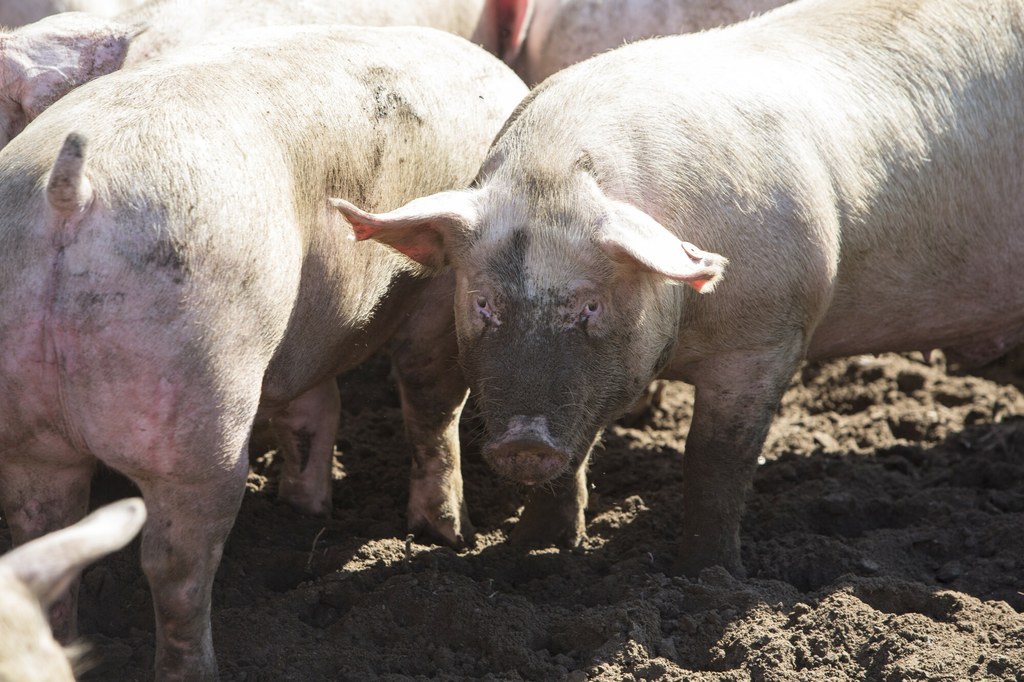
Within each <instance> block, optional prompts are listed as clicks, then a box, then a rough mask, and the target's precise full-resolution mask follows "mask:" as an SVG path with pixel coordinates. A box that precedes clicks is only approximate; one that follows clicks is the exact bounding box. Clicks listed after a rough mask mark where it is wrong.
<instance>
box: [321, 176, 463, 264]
mask: <svg viewBox="0 0 1024 682" xmlns="http://www.w3.org/2000/svg"><path fill="white" fill-rule="evenodd" d="M329 201H330V203H331V206H333V207H334V208H336V209H338V210H339V211H340V212H341V214H342V215H343V216H345V219H346V220H347V221H348V222H349V224H351V225H352V231H353V232H354V233H355V238H356V239H357V240H359V241H362V240H364V239H375V240H377V241H379V242H382V243H384V244H387V245H388V246H390V247H391V248H393V249H395V250H396V251H398V252H400V253H402V254H404V255H405V256H406V257H408V258H410V259H412V260H414V261H416V262H417V263H419V264H420V265H423V266H425V267H427V268H428V269H429V270H431V271H437V270H440V269H441V268H443V267H444V266H445V264H446V263H447V262H448V255H449V250H450V248H451V244H452V242H453V239H454V238H455V237H456V236H457V235H464V234H468V233H469V232H471V231H472V230H473V229H475V225H476V222H477V209H476V203H475V201H474V200H473V195H472V192H470V191H451V192H440V193H439V194H432V195H430V196H426V197H421V198H419V199H414V200H413V201H410V202H409V203H408V204H406V205H405V206H402V207H401V208H396V209H395V210H393V211H389V212H387V213H367V212H366V211H363V210H361V209H359V208H357V207H356V206H355V205H354V204H351V203H349V202H348V201H345V200H344V199H330V200H329Z"/></svg>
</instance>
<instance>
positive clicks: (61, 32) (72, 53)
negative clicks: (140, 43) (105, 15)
mask: <svg viewBox="0 0 1024 682" xmlns="http://www.w3.org/2000/svg"><path fill="white" fill-rule="evenodd" d="M129 32H130V29H129V27H128V26H126V25H123V24H119V23H115V22H111V21H108V20H106V19H100V18H98V17H93V16H90V15H88V14H83V13H81V12H69V13H67V14H59V15H57V16H54V17H49V18H47V19H43V20H41V21H37V22H36V23H34V24H30V25H28V26H22V27H21V28H18V29H14V30H9V31H8V30H5V29H2V28H0V147H3V146H4V145H5V144H7V143H8V142H9V141H10V140H11V138H12V137H14V136H15V135H17V134H18V133H20V132H21V131H22V129H23V128H24V127H25V126H26V125H28V123H29V121H31V120H32V119H34V118H35V117H36V116H38V115H39V114H40V112H42V110H43V109H45V108H46V107H48V106H50V105H51V104H53V103H54V102H56V101H57V100H58V99H60V98H61V97H63V96H64V95H66V94H67V93H68V92H70V91H71V90H73V89H74V88H76V87H78V86H79V85H81V84H82V83H85V82H86V81H90V80H92V79H93V78H96V77H98V76H102V75H104V74H107V73H110V72H111V71H114V70H116V69H118V68H120V67H121V63H122V62H123V61H124V58H125V54H126V52H127V51H128V40H129Z"/></svg>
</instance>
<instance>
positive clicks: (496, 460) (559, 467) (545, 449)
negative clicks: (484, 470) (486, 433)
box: [483, 417, 572, 485]
mask: <svg viewBox="0 0 1024 682" xmlns="http://www.w3.org/2000/svg"><path fill="white" fill-rule="evenodd" d="M483 454H484V459H485V460H486V461H487V463H488V464H489V465H490V466H491V468H492V469H494V470H495V471H496V472H497V473H498V474H500V475H501V476H504V477H505V478H508V479H511V480H513V481H517V482H519V483H525V484H526V485H538V484H541V483H546V482H548V481H550V480H551V479H553V478H556V477H557V476H558V475H559V474H561V473H562V472H564V471H565V470H566V469H567V468H568V467H569V463H570V462H571V461H572V455H570V454H569V453H568V452H566V451H565V450H564V449H562V448H560V447H558V446H557V445H556V443H555V441H554V439H553V438H552V437H551V435H550V434H549V433H548V430H547V424H546V421H545V420H544V417H533V418H526V417H514V418H512V419H511V420H510V421H509V425H508V428H507V430H506V431H505V433H503V434H502V435H500V436H498V437H497V438H494V439H492V440H491V441H490V442H489V443H487V444H486V445H484V448H483Z"/></svg>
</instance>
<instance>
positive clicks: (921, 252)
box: [335, 0, 1024, 574]
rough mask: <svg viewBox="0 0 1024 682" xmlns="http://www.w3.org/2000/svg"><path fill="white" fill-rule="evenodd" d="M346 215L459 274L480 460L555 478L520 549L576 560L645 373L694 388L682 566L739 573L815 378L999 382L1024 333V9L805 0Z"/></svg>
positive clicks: (988, 1)
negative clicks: (744, 529)
mask: <svg viewBox="0 0 1024 682" xmlns="http://www.w3.org/2000/svg"><path fill="white" fill-rule="evenodd" d="M335 204H336V205H337V207H338V208H339V210H341V212H342V213H343V214H344V215H345V216H346V217H347V218H348V220H349V221H351V223H352V225H353V226H354V228H355V233H356V235H357V236H358V237H359V238H361V239H366V238H372V239H375V240H378V241H380V242H383V243H386V244H389V245H391V246H393V247H394V248H396V249H397V250H399V251H401V252H402V253H404V254H405V255H407V256H408V257H409V258H411V259H413V260H415V261H417V262H419V263H422V264H424V265H426V266H429V267H431V268H441V267H442V266H443V264H445V263H450V264H451V266H452V268H453V269H454V272H455V273H456V279H457V289H456V297H455V313H456V322H457V325H458V335H459V346H460V355H461V361H462V366H463V369H464V372H465V373H466V376H467V378H468V379H469V381H470V385H471V387H472V389H473V391H474V393H475V394H476V396H477V400H478V402H479V404H480V407H481V412H482V415H483V419H484V422H485V435H484V437H483V439H482V443H483V445H482V447H483V451H484V455H485V457H486V458H487V459H488V460H489V461H490V463H491V465H492V466H493V467H494V468H495V469H497V470H498V471H499V472H501V473H502V474H504V475H505V476H507V477H509V478H511V479H515V480H517V481H521V482H524V483H528V484H541V483H546V482H551V484H550V485H549V486H538V487H537V491H536V493H535V495H534V499H533V500H531V501H529V502H528V505H527V508H526V510H525V512H524V515H523V518H522V520H521V521H520V524H519V527H518V528H517V529H516V530H517V533H518V534H519V535H518V537H519V538H521V539H522V540H523V541H530V542H552V541H557V542H564V543H567V544H574V543H576V542H578V541H579V539H580V537H581V536H582V533H583V529H584V525H583V506H582V505H583V503H584V501H585V500H586V488H585V487H584V486H583V482H584V476H585V472H584V467H585V464H586V461H587V458H588V456H589V453H590V448H591V444H592V443H593V442H594V441H595V440H596V439H597V438H598V437H599V434H600V432H601V429H602V427H603V426H604V425H605V424H607V423H608V422H609V421H610V420H612V419H614V418H615V417H616V415H618V414H620V413H622V412H623V411H624V410H625V409H627V408H628V407H629V406H630V404H631V401H633V400H634V399H635V398H636V397H637V395H638V393H639V392H640V391H641V390H642V388H643V387H644V386H646V385H647V383H648V382H649V381H650V380H651V379H652V378H654V377H655V376H663V377H668V378H675V379H683V380H686V381H688V382H691V383H693V384H694V385H695V386H696V402H695V405H694V411H693V420H692V424H691V426H690V431H689V436H688V439H687V443H686V452H685V457H684V458H683V463H682V467H683V476H684V484H683V485H684V489H683V490H684V501H683V509H682V525H681V528H680V531H679V569H680V570H682V571H684V572H686V573H689V574H693V573H696V572H698V571H700V570H701V569H702V568H704V567H706V566H710V565H714V564H720V565H723V566H725V567H727V568H728V569H729V570H731V571H734V572H740V571H741V570H742V567H741V562H740V541H739V528H740V518H741V516H742V514H743V508H744V496H745V494H746V491H747V489H748V488H749V486H750V482H751V478H752V477H753V474H754V469H755V467H756V463H757V459H758V455H759V453H760V451H761V447H762V445H763V443H764V439H765V435H766V433H767V431H768V427H769V424H770V422H771V420H772V417H773V415H774V414H775V412H776V410H777V408H778V405H779V401H780V397H781V395H782V393H783V392H784V391H785V389H786V387H787V385H788V383H789V382H790V379H791V378H792V376H793V373H794V371H795V370H796V369H797V368H798V367H799V365H800V363H801V362H802V361H803V360H804V359H805V358H808V359H812V360H817V359H822V358H829V357H835V356H842V355H850V354H857V353H873V352H880V351H907V350H921V349H929V348H933V347H941V348H944V349H947V350H948V351H949V352H952V353H955V354H956V355H957V356H959V357H962V358H966V359H970V360H975V361H977V362H981V361H984V360H986V359H991V358H994V357H996V356H998V355H999V354H1001V353H1002V352H1005V351H1006V350H1007V349H1008V348H1009V347H1011V346H1013V345H1015V344H1016V343H1017V342H1019V341H1020V340H1021V339H1022V337H1024V282H1022V279H1021V278H1022V274H1021V267H1020V264H1021V262H1022V261H1024V238H1022V233H1021V230H1022V229H1024V0H915V1H912V2H911V1H909V0H800V1H798V2H795V3H793V4H791V5H787V6H784V7H781V8H778V9H776V10H773V11H771V12H768V13H766V14H765V15H762V16H761V17H758V18H756V19H753V20H750V21H747V22H744V23H740V24H737V25H734V26H732V27H727V28H723V29H718V30H713V31H708V32H705V33H698V34H692V35H688V36H672V37H666V38H657V39H654V40H650V41H643V42H639V43H634V44H631V45H628V46H626V47H623V48H620V49H618V50H613V51H611V52H608V53H605V54H603V55H600V56H598V57H594V58H592V59H590V60H587V61H585V62H582V63H580V64H578V65H576V66H573V67H570V68H568V69H566V70H564V71H562V72H560V73H558V74H556V75H555V76H553V77H551V78H549V79H548V80H547V81H545V82H544V83H543V84H542V85H541V86H539V87H538V88H537V89H536V90H535V91H534V92H533V93H532V94H531V95H530V97H529V98H528V99H527V100H526V101H525V102H524V103H523V105H522V106H521V107H520V108H519V109H518V110H517V113H516V114H514V115H513V117H512V119H511V120H510V121H509V122H508V123H507V124H506V126H505V128H504V130H503V133H502V134H501V135H500V137H499V139H498V140H497V141H496V143H495V145H494V147H493V148H492V150H491V152H490V153H489V156H488V159H487V160H486V162H485V163H484V165H483V168H482V170H481V172H480V174H479V177H478V179H477V184H476V186H475V188H474V189H470V190H466V191H457V192H447V193H439V194H436V195H432V196H428V197H424V198H420V199H417V200H415V201H413V202H411V203H410V204H408V205H406V206H404V207H402V208H399V209H396V210H394V211H392V212H387V213H384V214H370V213H366V212H364V211H361V210H359V209H357V208H356V207H354V206H352V205H351V204H350V203H348V202H345V201H337V202H335ZM726 258H728V265H727V264H726ZM680 283H682V284H688V285H689V286H679V284H680ZM712 291H713V293H712Z"/></svg>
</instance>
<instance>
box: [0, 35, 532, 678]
mask: <svg viewBox="0 0 1024 682" xmlns="http://www.w3.org/2000/svg"><path fill="white" fill-rule="evenodd" d="M525 92H526V88H525V86H524V85H523V84H522V82H521V81H520V80H519V79H518V78H517V77H516V76H515V75H514V74H513V73H512V71H511V70H510V69H508V68H507V67H506V66H505V65H504V64H502V63H501V62H500V61H498V60H497V59H495V58H494V57H492V56H491V55H488V54H487V53H485V52H484V51H483V50H481V49H480V48H478V47H476V46H473V45H471V44H470V43H468V42H467V41H465V40H463V39H461V38H457V37H454V36H451V35H448V34H445V33H441V32H439V31H435V30H432V29H426V28H403V29H399V28H390V29H369V28H349V27H331V28H328V27H316V28H315V27H302V28H296V27H289V28H281V29H265V30H258V31H253V32H251V33H245V34H241V35H238V36H235V37H234V38H232V39H222V40H220V41H219V42H218V43H217V44H209V45H207V46H204V47H201V48H195V49H192V50H189V51H188V53H187V54H180V55H178V56H177V57H168V58H166V59H163V60H160V61H155V62H153V63H151V64H149V65H147V66H143V67H139V68H137V69H133V70H122V71H119V72H117V73H115V74H112V75H110V76H108V77H106V78H102V79H97V80H95V81H93V82H91V83H89V84H88V85H86V86H83V87H82V88H79V89H78V90H76V91H74V92H72V93H71V94H70V95H68V96H67V97H65V98H63V99H61V100H60V101H59V102H57V104H55V105H54V106H52V107H51V108H49V109H48V110H47V111H45V112H44V113H43V114H42V115H41V116H40V117H39V118H38V119H36V121H34V122H33V123H32V124H31V125H30V126H29V127H28V128H26V130H25V131H24V132H23V133H22V134H21V135H19V136H18V137H16V138H15V139H14V141H13V142H12V143H11V144H10V145H8V146H7V147H6V148H5V149H3V150H2V151H0V205H3V206H4V207H5V210H4V211H3V212H2V214H0V254H2V261H0V347H2V348H3V349H4V352H3V354H2V355H0V500H2V502H3V510H4V513H5V516H6V518H7V522H8V524H9V527H10V529H11V535H12V540H13V542H14V544H15V545H18V544H21V543H24V542H26V541H28V540H30V539H32V538H34V537H38V536H39V535H42V534H44V533H46V532H49V531H52V530H55V529H58V528H61V527H64V526H66V525H68V524H69V523H72V522H74V521H76V520H77V519H79V518H81V516H82V515H83V514H84V513H85V511H86V508H87V504H88V491H89V482H90V478H91V475H92V472H93V470H94V468H95V465H96V462H97V461H101V462H103V463H104V464H106V465H107V466H109V467H111V468H113V469H115V470H117V471H119V472H121V473H123V474H125V475H127V476H128V477H129V478H130V479H131V480H132V481H134V482H135V483H136V484H137V485H138V487H139V489H140V490H141V492H142V495H143V497H144V498H145V500H146V504H147V507H148V512H149V519H148V520H147V522H146V526H145V529H144V530H143V534H142V567H143V570H144V572H145V573H146V575H147V577H148V579H149V582H150V586H151V588H152V592H153V601H154V607H155V612H156V623H157V625H156V642H157V645H156V648H157V652H156V672H157V677H158V679H190V680H200V679H215V678H216V676H217V668H216V663H215V657H214V651H213V642H212V637H211V630H210V608H211V606H210V589H211V584H212V581H213V577H214V572H215V570H216V568H217V565H218V562H219V560H220V556H221V552H222V549H223V544H224V540H225V538H226V536H227V534H228V532H229V530H230V528H231V526H232V524H233V522H234V518H235V514H236V512H237V509H238V505H239V502H240V500H241V497H242V493H243V491H244V486H245V481H246V472H247V468H248V466H247V465H248V457H247V447H246V443H247V440H248V437H249V431H250V427H251V425H252V423H253V420H254V418H255V417H257V415H260V416H262V417H271V418H273V421H274V424H275V427H276V430H277V432H278V435H279V436H280V437H281V440H282V441H283V448H282V449H283V451H284V458H285V460H286V462H285V464H284V467H283V480H282V481H281V487H280V493H281V496H282V497H283V498H284V499H286V500H287V501H288V502H290V503H291V504H293V505H294V506H297V507H299V508H302V509H305V510H307V511H313V512H324V511H326V510H329V509H330V508H331V498H330V493H331V489H330V480H329V476H330V466H331V458H332V452H333V445H334V438H335V432H336V430H337V424H338V418H339V410H338V404H339V396H338V392H337V385H336V383H335V376H336V375H337V374H338V373H339V372H341V371H344V370H346V369H347V368H350V367H352V366H354V365H356V364H357V363H359V362H360V361H362V360H363V359H364V358H366V357H367V356H368V355H370V354H371V353H373V352H374V351H375V350H377V349H378V348H382V347H383V346H385V345H386V344H388V343H392V344H393V345H394V354H393V358H394V364H395V370H396V375H397V378H398V383H399V385H400V390H401V393H402V399H403V413H404V415H405V418H406V427H407V432H408V435H409V439H410V444H411V449H412V451H413V473H412V490H411V494H410V518H409V522H410V524H411V525H412V526H413V527H414V528H416V529H422V530H424V531H426V532H427V533H428V534H432V535H435V536H437V537H439V538H441V539H443V540H445V541H447V542H450V543H452V544H457V543H459V542H460V541H462V539H463V534H464V533H465V532H466V531H467V530H468V527H467V525H466V523H465V509H464V506H463V503H462V481H461V476H460V473H459V449H458V441H457V423H458V417H459V414H460V411H461V408H462V404H463V402H464V400H465V397H466V394H467V390H468V389H467V386H466V384H465V381H464V379H463V378H462V375H461V373H460V372H459V371H458V369H457V367H456V366H455V360H456V346H455V338H454V330H453V327H454V325H453V323H452V321H451V317H452V305H451V289H452V286H453V282H452V280H451V278H450V277H447V278H444V277H443V278H437V279H429V278H424V277H423V276H422V273H420V272H416V271H415V269H414V268H410V267H409V262H408V261H407V260H406V259H404V258H403V257H401V256H399V255H398V254H395V253H394V252H393V251H392V250H390V249H387V248H386V247H384V246H380V245H378V246H377V247H376V248H373V247H371V248H366V246H365V245H357V244H355V243H354V242H353V241H352V240H351V237H350V234H351V233H350V231H349V230H348V228H347V226H346V225H345V223H344V221H343V220H341V218H340V216H338V215H337V214H336V213H335V212H334V211H333V210H332V209H330V207H329V206H328V203H327V199H328V197H329V196H337V195H341V196H346V197H349V198H351V199H353V200H357V201H359V202H361V203H367V204H370V205H374V206H377V207H379V208H380V209H387V208H393V207H395V206H398V205H401V204H402V203H403V202H406V201H408V200H410V199H412V198H413V197H415V196H419V195H423V194H429V193H431V192H436V191H440V190H442V189H445V188H454V187H460V186H465V185H466V184H468V182H469V181H470V180H471V179H472V177H473V174H474V173H475V172H476V170H477V169H478V168H479V165H480V163H481V161H482V159H483V157H484V155H485V153H486V149H487V147H488V145H489V144H490V143H491V141H492V140H493V138H494V136H495V134H496V133H497V131H498V129H499V128H500V126H501V123H502V121H504V120H505V118H506V117H507V116H508V114H509V113H510V112H511V110H512V109H513V108H514V106H515V105H516V104H517V102H518V101H519V100H520V99H521V98H522V97H523V95H524V94H525ZM74 595H75V591H74V590H72V591H71V593H70V594H69V595H67V596H66V597H63V598H61V599H59V600H58V601H57V602H56V603H55V606H54V608H53V609H52V610H51V614H50V615H51V622H52V623H53V625H54V630H55V632H57V633H59V634H60V635H61V636H62V638H64V639H66V638H68V637H70V636H72V635H73V632H74V622H75V611H76V604H75V596H74Z"/></svg>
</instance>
